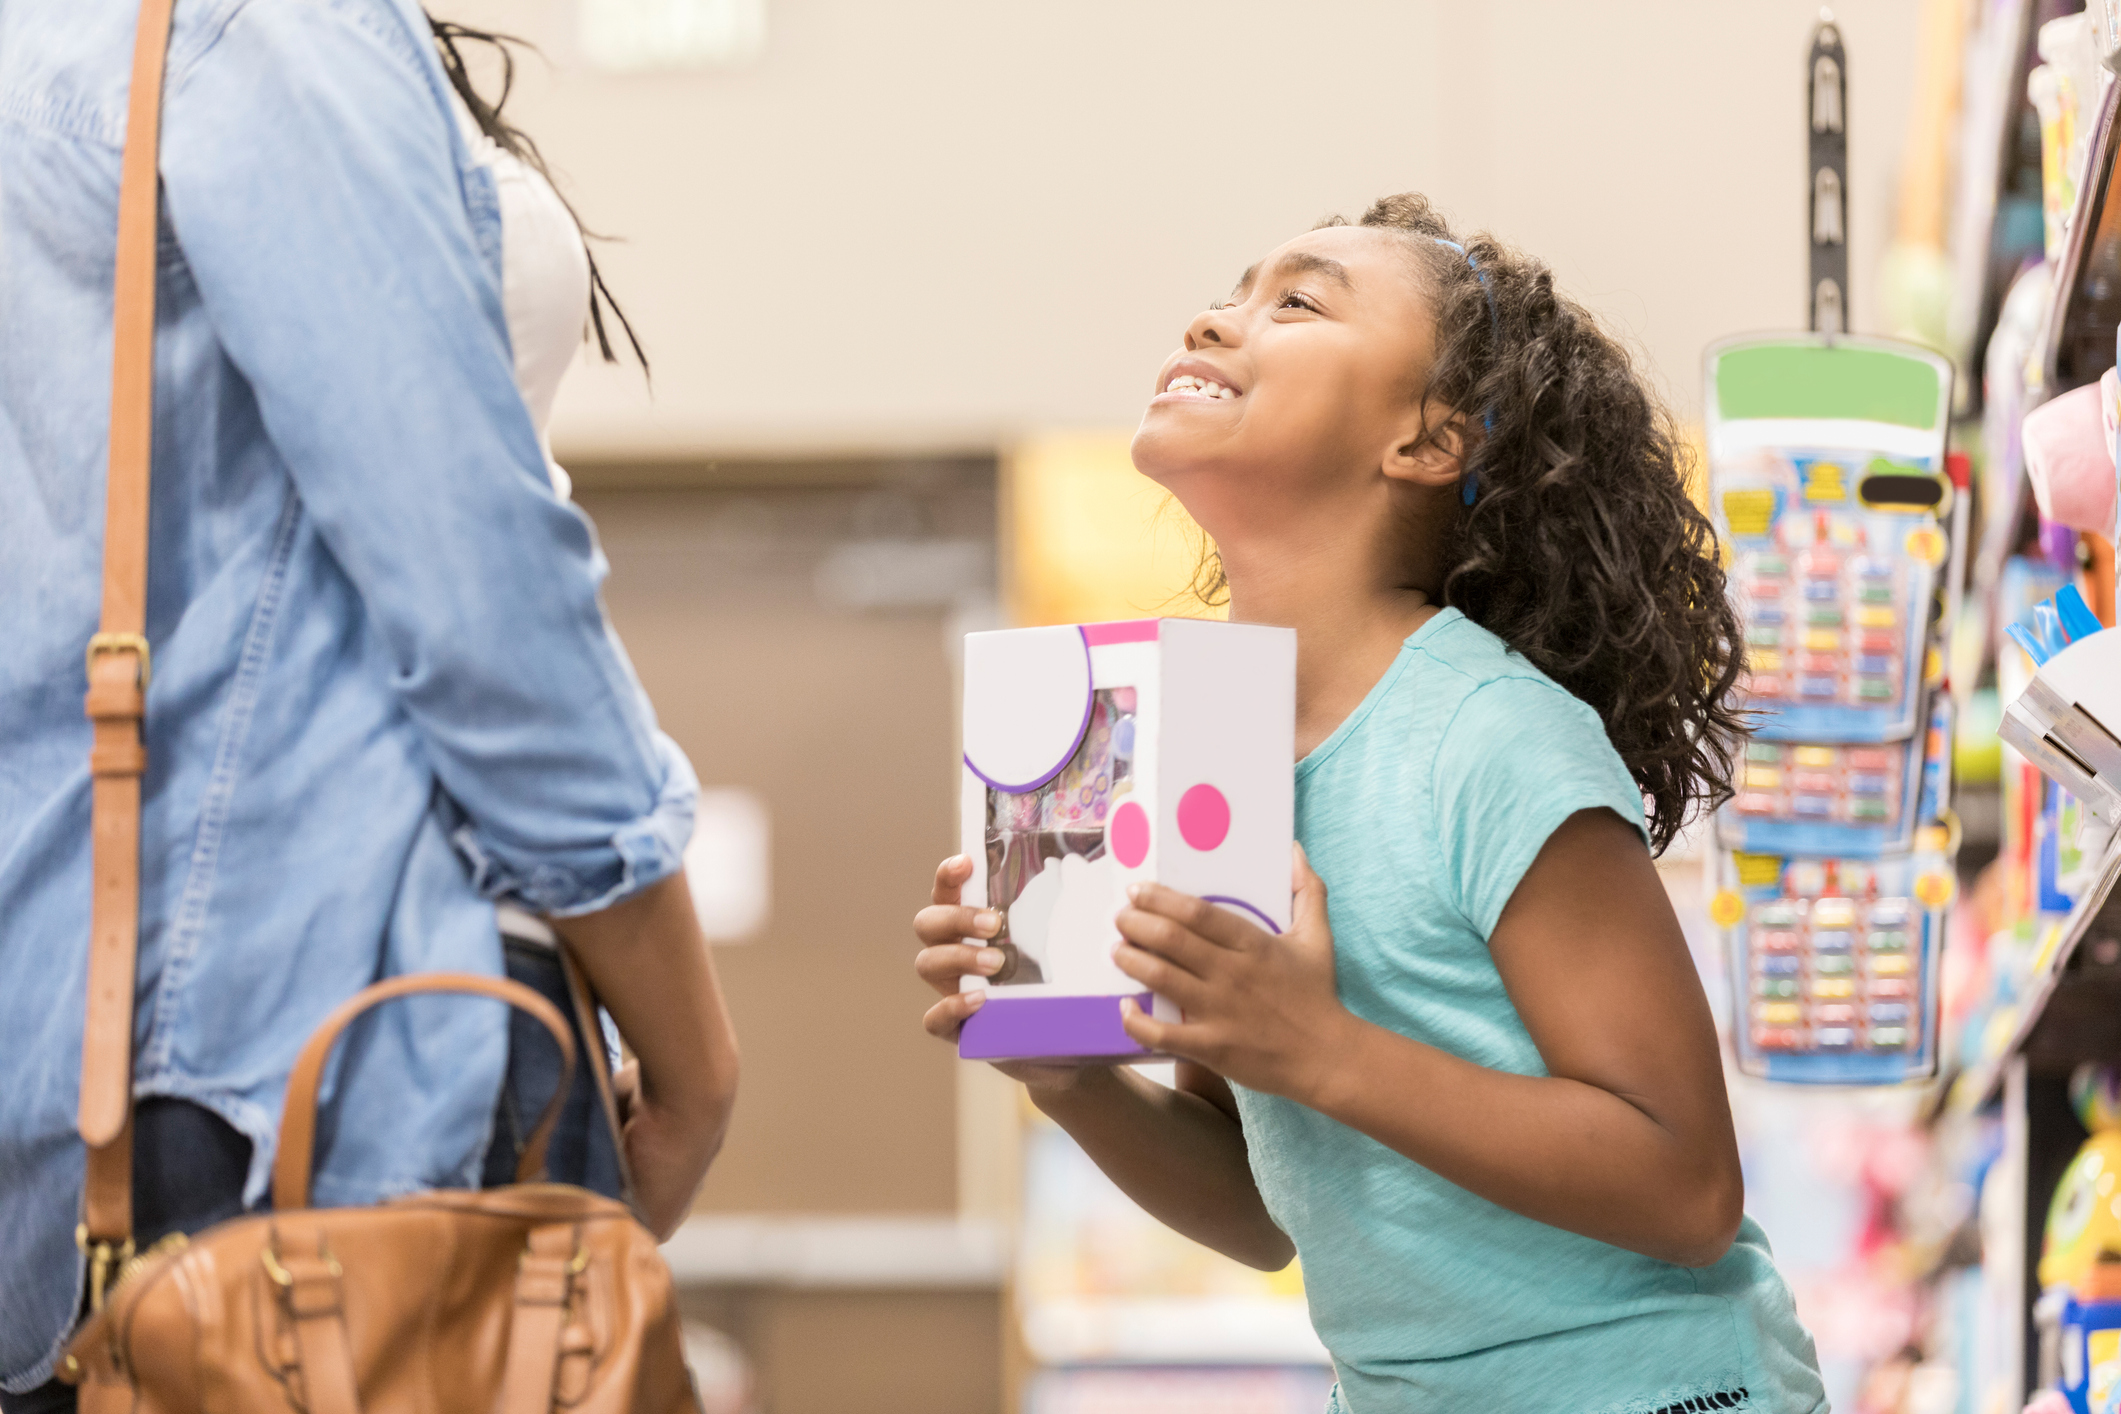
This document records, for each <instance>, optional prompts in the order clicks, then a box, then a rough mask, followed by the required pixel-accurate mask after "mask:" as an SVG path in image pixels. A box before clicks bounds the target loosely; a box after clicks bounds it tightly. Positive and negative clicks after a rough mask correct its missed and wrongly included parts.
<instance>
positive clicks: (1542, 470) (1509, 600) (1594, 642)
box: [1324, 193, 1746, 853]
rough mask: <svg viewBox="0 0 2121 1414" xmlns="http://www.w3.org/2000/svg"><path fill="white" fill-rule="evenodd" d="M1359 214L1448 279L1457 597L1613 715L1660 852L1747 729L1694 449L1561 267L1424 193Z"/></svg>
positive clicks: (1705, 805) (1436, 277) (1435, 284)
mask: <svg viewBox="0 0 2121 1414" xmlns="http://www.w3.org/2000/svg"><path fill="white" fill-rule="evenodd" d="M1324 224H1326V225H1341V224H1345V223H1343V222H1341V221H1340V220H1339V219H1338V218H1335V219H1333V220H1330V221H1328V222H1326V223H1324ZM1361 224H1362V225H1364V226H1369V227H1375V228H1379V229H1383V230H1390V231H1402V232H1405V233H1406V234H1407V235H1408V236H1409V237H1410V239H1409V240H1408V241H1407V247H1408V251H1409V253H1410V254H1411V255H1412V256H1413V258H1414V259H1415V260H1416V261H1418V262H1419V264H1420V266H1421V269H1422V271H1423V273H1424V275H1425V276H1426V280H1425V283H1426V285H1427V287H1428V288H1429V289H1430V290H1432V291H1433V292H1434V294H1433V300H1434V305H1435V317H1436V357H1435V360H1434V363H1433V364H1432V366H1431V368H1430V370H1429V379H1428V385H1427V387H1426V388H1425V389H1424V393H1423V396H1424V402H1425V403H1426V401H1427V400H1428V399H1431V398H1433V399H1436V400H1438V401H1440V402H1441V403H1443V404H1444V405H1445V406H1447V407H1451V408H1454V409H1457V410H1459V412H1460V413H1461V414H1462V416H1463V419H1464V422H1463V430H1464V432H1465V434H1466V441H1465V446H1466V451H1465V457H1464V463H1463V464H1464V476H1465V478H1466V479H1467V480H1468V481H1470V482H1471V483H1472V484H1473V486H1474V487H1475V494H1474V497H1473V502H1472V504H1471V505H1470V506H1466V507H1463V508H1462V510H1461V513H1460V514H1459V516H1458V517H1457V525H1456V527H1455V529H1454V531H1453V532H1452V534H1451V536H1450V539H1449V542H1448V548H1447V551H1446V560H1445V564H1446V569H1445V573H1444V580H1443V596H1442V597H1443V602H1444V603H1446V604H1449V605H1452V606H1454V607H1456V608H1457V609H1458V610H1459V611H1460V612H1462V613H1464V614H1465V616H1466V617H1467V618H1469V619H1471V620H1473V622H1475V623H1477V624H1479V625H1481V626H1482V627H1483V628H1485V629H1487V630H1488V631H1489V632H1491V633H1493V634H1495V635H1496V636H1497V637H1498V638H1500V639H1502V641H1503V642H1504V643H1506V644H1508V645H1509V646H1510V647H1511V648H1512V649H1514V650H1516V651H1517V652H1518V653H1520V654H1522V655H1523V656H1524V657H1525V658H1526V659H1527V660H1528V661H1530V662H1531V663H1532V664H1533V665H1534V666H1535V667H1537V668H1538V669H1539V670H1540V671H1541V672H1543V673H1545V674H1546V675H1547V676H1548V677H1550V678H1552V679H1553V680H1554V681H1555V682H1557V683H1559V684H1560V685H1561V686H1562V687H1564V688H1567V689H1568V690H1569V691H1570V692H1572V693H1574V694H1575V695H1576V696H1577V697H1579V698H1581V699H1583V700H1584V701H1585V702H1587V703H1589V704H1590V705H1591V706H1592V707H1593V708H1594V709H1595V710H1596V711H1597V713H1598V715H1599V718H1600V719H1601V720H1602V721H1603V722H1604V723H1605V729H1606V734H1607V735H1608V736H1609V737H1610V738H1611V739H1612V742H1613V745H1614V747H1615V748H1616V749H1617V750H1618V751H1619V753H1620V759H1621V760H1622V761H1623V762H1625V763H1626V764H1627V768H1628V772H1629V774H1630V775H1632V776H1633V777H1634V779H1635V783H1636V785H1637V786H1639V787H1640V788H1641V790H1642V793H1643V795H1644V796H1645V797H1647V799H1648V804H1649V811H1648V816H1649V832H1650V844H1651V848H1652V849H1653V850H1654V851H1656V852H1658V853H1662V852H1663V851H1664V848H1665V846H1667V845H1668V844H1670V843H1671V842H1672V840H1673V838H1674V837H1675V836H1676V835H1677V834H1678V833H1679V831H1680V828H1681V827H1682V826H1683V825H1684V824H1685V823H1686V822H1687V820H1688V818H1689V817H1690V816H1692V815H1694V814H1697V813H1699V812H1704V811H1708V810H1713V809H1714V808H1715V807H1716V806H1718V805H1720V804H1722V803H1723V802H1724V801H1725V800H1727V799H1729V798H1730V795H1731V776H1732V768H1733V761H1734V759H1735V748H1736V746H1737V745H1738V744H1739V742H1740V741H1741V740H1742V739H1743V737H1744V735H1745V732H1746V718H1745V714H1744V713H1743V712H1741V711H1740V710H1739V709H1738V708H1737V707H1735V706H1734V705H1733V704H1732V702H1731V695H1732V690H1733V688H1734V687H1735V685H1736V684H1737V682H1738V678H1739V675H1740V673H1741V672H1743V671H1744V668H1745V656H1744V655H1745V648H1744V638H1743V635H1742V633H1741V631H1740V628H1739V624H1738V618H1737V615H1736V614H1735V613H1734V612H1733V610H1732V608H1731V605H1730V601H1729V600H1728V598H1726V596H1725V593H1724V574H1723V567H1722V562H1721V560H1720V558H1719V551H1718V545H1717V540H1716V532H1715V529H1714V527H1712V526H1711V525H1710V523H1709V519H1708V517H1707V516H1706V515H1705V514H1703V512H1702V510H1701V508H1700V507H1699V506H1697V505H1696V504H1695V503H1694V500H1693V497H1692V496H1691V495H1690V494H1689V492H1688V487H1687V476H1686V472H1687V462H1688V453H1687V449H1686V444H1685V443H1684V442H1683V441H1682V440H1681V438H1680V437H1679V435H1678V434H1677V432H1676V430H1675V428H1674V427H1673V424H1672V419H1671V415H1670V413H1669V412H1667V411H1666V410H1665V408H1664V407H1663V406H1662V405H1661V404H1660V403H1659V402H1658V400H1657V399H1656V397H1655V396H1654V395H1653V394H1652V393H1651V392H1650V390H1649V389H1648V388H1647V387H1645V386H1644V383H1643V381H1642V379H1641V378H1640V377H1638V376H1637V374H1636V371H1635V368H1634V365H1633V362H1632V360H1631V359H1630V357H1629V355H1628V352H1627V350H1626V349H1624V348H1623V347H1622V346H1621V345H1620V344H1619V343H1617V342H1616V341H1615V340H1614V339H1613V338H1612V337H1610V336H1609V335H1608V334H1606V332H1605V331H1604V330H1602V329H1600V328H1599V327H1598V322H1597V320H1596V319H1595V318H1594V317H1593V316H1592V314H1591V312H1590V311H1589V310H1587V309H1585V308H1584V307H1583V306H1582V305H1580V304H1577V303H1576V302H1575V301H1574V300H1571V299H1568V298H1566V297H1565V296H1563V295H1561V294H1559V293H1558V292H1557V291H1556V290H1555V288H1554V276H1553V272H1551V271H1550V270H1548V269H1547V268H1546V267H1545V266H1544V265H1542V264H1540V263H1539V262H1538V261H1536V260H1532V259H1530V258H1528V257H1526V256H1524V255H1522V254H1520V253H1518V252H1517V251H1514V250H1511V249H1510V248H1509V247H1507V246H1504V245H1502V244H1501V243H1499V242H1497V241H1495V240H1494V239H1492V238H1490V237H1488V236H1485V235H1481V236H1475V237H1473V238H1472V239H1471V240H1468V241H1466V242H1464V247H1465V253H1464V254H1460V252H1459V251H1458V250H1456V249H1453V248H1452V247H1450V246H1445V245H1440V244H1438V242H1439V241H1445V240H1456V239H1457V238H1456V237H1454V236H1453V235H1452V233H1451V230H1450V228H1449V226H1448V225H1446V224H1445V222H1444V220H1443V218H1442V217H1441V216H1439V215H1437V213H1436V211H1435V209H1434V208H1433V207H1431V206H1430V204H1429V202H1428V199H1427V198H1425V197H1423V196H1420V195H1418V194H1415V193H1405V194H1402V195H1399V196H1388V197H1385V198H1384V199H1383V200H1381V201H1378V202H1377V203H1375V204H1374V205H1372V206H1371V207H1370V209H1369V210H1368V211H1366V212H1364V213H1363V217H1362V221H1361ZM1437 430H1440V429H1432V430H1431V435H1434V433H1435V431H1437Z"/></svg>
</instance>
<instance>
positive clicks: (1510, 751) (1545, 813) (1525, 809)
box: [1429, 667, 1647, 938]
mask: <svg viewBox="0 0 2121 1414" xmlns="http://www.w3.org/2000/svg"><path fill="white" fill-rule="evenodd" d="M1432 761H1433V769H1432V773H1431V780H1432V785H1431V788H1430V792H1429V808H1430V810H1431V812H1432V814H1433V816H1434V822H1433V823H1434V828H1435V831H1436V835H1435V838H1436V840H1437V842H1438V843H1439V844H1440V845H1441V846H1442V847H1443V850H1444V857H1443V860H1442V864H1443V869H1444V874H1445V878H1446V880H1447V881H1448V885H1447V886H1448V890H1449V897H1450V900H1451V902H1452V903H1453V904H1454V905H1455V906H1456V907H1457V909H1458V912H1459V915H1460V916H1461V917H1462V918H1464V919H1465V921H1466V922H1467V923H1468V924H1469V925H1470V926H1471V927H1472V928H1473V930H1474V931H1475V932H1477V933H1479V934H1480V935H1481V936H1482V937H1483V938H1485V937H1488V936H1489V935H1490V934H1492V933H1493V932H1494V931H1495V924H1496V923H1497V922H1498V921H1499V920H1500V919H1501V918H1502V910H1503V907H1504V905H1506V904H1507V903H1509V901H1510V895H1512V894H1514V893H1515V892H1517V885H1518V884H1519V883H1520V882H1522V881H1523V879H1524V876H1525V874H1526V872H1527V871H1529V870H1530V869H1531V867H1532V861H1533V860H1535V859H1537V858H1538V857H1539V851H1540V850H1541V849H1543V848H1545V846H1546V842H1547V840H1548V839H1549V838H1550V837H1551V836H1552V835H1553V833H1554V831H1555V830H1556V829H1558V828H1559V827H1560V826H1561V823H1562V822H1563V821H1564V820H1566V819H1568V818H1569V817H1570V816H1571V815H1574V814H1576V813H1577V812H1578V811H1580V810H1594V809H1597V808H1599V807H1600V806H1603V807H1605V808H1606V809H1609V810H1611V811H1613V812H1614V813H1615V814H1617V815H1618V816H1620V818H1621V819H1623V820H1625V821H1627V822H1628V823H1629V824H1631V825H1633V826H1634V827H1635V828H1636V829H1637V830H1640V829H1641V828H1642V823H1643V820H1642V792H1641V791H1639V790H1637V789H1636V787H1635V782H1634V780H1633V779H1632V778H1631V777H1629V775H1628V772H1627V768H1626V767H1625V766H1624V765H1622V764H1621V760H1620V755H1619V753H1618V752H1616V751H1614V750H1613V743H1612V742H1611V741H1609V740H1608V739H1607V738H1606V734H1605V727H1604V725H1603V724H1602V723H1600V722H1599V720H1598V714H1597V713H1595V712H1593V711H1592V710H1591V709H1590V708H1589V707H1588V706H1586V705H1585V704H1584V703H1583V702H1582V701H1581V700H1580V699H1578V698H1576V697H1574V696H1571V695H1570V694H1569V693H1568V692H1567V691H1565V690H1563V689H1562V688H1560V687H1557V686H1556V685H1555V684H1553V683H1552V682H1549V681H1548V680H1546V679H1545V678H1544V677H1538V676H1533V675H1531V670H1530V669H1529V667H1527V668H1525V669H1524V675H1522V676H1520V675H1516V674H1512V675H1511V676H1507V677H1495V678H1490V679H1488V680H1487V681H1485V682H1482V683H1480V684H1479V685H1478V686H1475V687H1472V688H1471V690H1470V691H1467V692H1466V693H1465V694H1464V696H1463V697H1462V698H1461V699H1460V700H1459V702H1458V704H1457V707H1456V710H1454V711H1453V712H1452V713H1451V717H1450V721H1449V723H1448V724H1447V725H1445V727H1444V728H1443V731H1442V733H1441V734H1440V740H1439V741H1438V742H1437V743H1436V750H1435V755H1434V756H1433V758H1432ZM1644 842H1645V844H1647V836H1645V841H1644Z"/></svg>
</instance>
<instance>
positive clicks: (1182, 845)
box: [958, 619, 1296, 1062]
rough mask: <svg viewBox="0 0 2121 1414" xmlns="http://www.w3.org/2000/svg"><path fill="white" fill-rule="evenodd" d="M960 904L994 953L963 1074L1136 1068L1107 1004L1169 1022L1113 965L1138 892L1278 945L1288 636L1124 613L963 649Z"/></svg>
mask: <svg viewBox="0 0 2121 1414" xmlns="http://www.w3.org/2000/svg"><path fill="white" fill-rule="evenodd" d="M964 732H965V757H964V774H963V788H962V796H961V803H962V807H963V830H964V851H965V853H966V855H967V856H969V857H970V858H971V860H972V862H973V868H972V877H971V879H970V880H969V881H968V882H967V884H966V886H965V901H966V902H967V903H969V904H973V905H976V906H985V907H990V908H994V909H997V910H999V911H1000V912H1001V914H1002V919H1003V923H1002V931H1001V933H1000V934H999V935H998V936H997V937H996V938H995V939H994V944H995V946H997V947H1000V948H1001V949H1002V951H1003V952H1004V954H1005V955H1006V956H1007V958H1008V962H1007V964H1006V965H1005V966H1004V967H1003V969H1002V970H1001V972H999V973H997V974H996V975H995V976H993V977H991V978H978V977H967V978H965V979H964V982H963V986H964V987H965V989H966V990H968V991H969V990H973V989H976V988H982V987H984V988H988V989H990V990H989V994H988V997H987V1003H986V1005H985V1006H983V1007H981V1008H980V1009H979V1010H978V1011H977V1012H975V1013H973V1015H972V1017H971V1019H970V1020H969V1021H967V1022H966V1023H965V1029H964V1033H963V1035H962V1036H961V1037H960V1038H959V1040H958V1054H959V1055H960V1056H962V1057H964V1058H965V1059H967V1060H1029V1059H1039V1060H1060V1061H1083V1062H1101V1061H1124V1060H1139V1059H1143V1058H1145V1057H1147V1056H1149V1055H1150V1054H1151V1053H1150V1052H1148V1051H1145V1050H1144V1049H1143V1048H1142V1047H1141V1046H1139V1045H1137V1044H1135V1042H1134V1041H1133V1040H1132V1039H1131V1038H1129V1037H1128V1035H1127V1034H1126V1032H1125V1030H1124V1029H1122V1027H1121V1025H1120V1009H1119V1004H1120V1000H1121V998H1123V997H1133V998H1135V999H1136V1001H1137V1002H1139V1003H1140V1004H1141V1006H1142V1007H1143V1009H1144V1010H1150V1011H1152V1012H1153V1014H1154V1015H1156V1016H1158V1017H1161V1018H1164V1019H1167V1020H1177V1019H1178V1013H1177V1010H1176V1009H1175V1008H1174V1007H1173V1006H1172V1005H1171V1003H1170V1002H1169V1001H1168V1000H1166V999H1164V998H1162V997H1153V998H1152V996H1151V994H1150V993H1148V992H1145V991H1143V990H1142V988H1141V985H1140V984H1139V983H1137V982H1135V981H1134V980H1133V979H1132V978H1130V977H1128V976H1127V975H1126V974H1125V973H1123V972H1121V971H1120V970H1119V968H1118V966H1117V965H1115V964H1114V963H1113V961H1112V948H1113V945H1114V944H1116V943H1118V942H1119V930H1118V928H1117V926H1115V924H1114V922H1113V919H1114V917H1115V915H1117V914H1118V912H1119V910H1120V909H1121V908H1122V907H1123V906H1124V905H1125V903H1126V888H1127V886H1128V885H1130V884H1133V883H1137V882H1140V881H1142V880H1155V881H1157V882H1160V883H1163V884H1167V885H1169V886H1170V887H1172V888H1175V889H1179V890H1181V891H1183V892H1185V893H1189V894H1194V895H1197V896H1199V897H1201V898H1206V899H1209V900H1211V901H1213V902H1215V903H1217V904H1219V905H1221V906H1222V907H1224V908H1227V909H1230V910H1231V911H1233V912H1235V913H1238V914H1240V915H1243V916H1244V917H1247V918H1249V919H1251V920H1252V921H1253V922H1254V923H1256V924H1258V925H1259V926H1260V927H1262V928H1266V929H1269V930H1271V931H1273V932H1277V933H1278V932H1280V931H1281V930H1282V929H1284V928H1286V927H1287V926H1288V924H1289V876H1290V867H1291V865H1290V847H1291V843H1292V841H1293V839H1294V835H1295V793H1296V784H1295V761H1294V757H1295V750H1296V634H1295V632H1294V630H1291V629H1284V628H1267V627H1264V626H1262V625H1258V624H1230V623H1219V622H1214V621H1211V620H1205V619H1139V620H1134V621H1131V622H1125V623H1107V624H1080V625H1076V624H1070V625H1063V626H1060V627H1054V628H1024V629H1005V630H1001V631H999V632H995V633H974V634H967V635H966V637H965V718H964Z"/></svg>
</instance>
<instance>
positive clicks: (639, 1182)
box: [611, 1061, 728, 1238]
mask: <svg viewBox="0 0 2121 1414" xmlns="http://www.w3.org/2000/svg"><path fill="white" fill-rule="evenodd" d="M611 1089H612V1095H613V1098H614V1099H615V1100H616V1101H617V1102H618V1108H619V1142H620V1143H621V1144H622V1145H623V1146H624V1147H625V1150H626V1169H627V1172H628V1173H629V1174H631V1175H632V1178H633V1198H634V1202H635V1203H637V1204H638V1205H639V1206H640V1209H641V1216H642V1217H644V1218H646V1219H647V1220H648V1228H649V1230H650V1231H651V1232H653V1233H655V1235H656V1236H657V1237H658V1238H668V1237H669V1236H670V1235H671V1234H672V1233H674V1232H676V1231H677V1230H678V1224H680V1223H682V1222H683V1221H684V1220H685V1215H686V1214H687V1213H689V1212H691V1211H692V1200H693V1196H694V1195H695V1194H696V1193H698V1192H699V1188H700V1183H701V1182H702V1180H704V1179H705V1178H706V1177H707V1168H708V1165H709V1164H711V1163H713V1162H714V1155H715V1151H716V1150H717V1149H719V1148H720V1147H721V1136H722V1130H723V1128H724V1126H725V1125H726V1124H727V1123H728V1107H727V1106H726V1105H721V1104H717V1103H715V1102H712V1101H709V1102H706V1103H705V1105H704V1109H703V1112H701V1113H696V1114H686V1113H683V1112H682V1111H680V1110H679V1108H678V1107H677V1106H676V1105H674V1104H673V1103H671V1102H670V1101H668V1100H666V1099H663V1098H662V1097H660V1096H658V1097H656V1098H650V1097H649V1096H648V1095H646V1094H644V1093H643V1092H642V1089H641V1067H640V1065H639V1064H638V1063H637V1062H632V1061H629V1062H627V1063H626V1065H625V1066H623V1067H621V1068H620V1070H619V1071H618V1072H617V1073H616V1074H615V1075H613V1076H612V1077H611Z"/></svg>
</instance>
